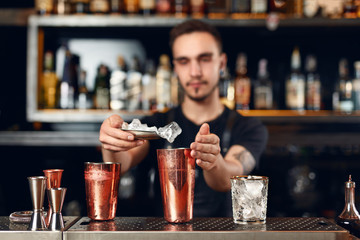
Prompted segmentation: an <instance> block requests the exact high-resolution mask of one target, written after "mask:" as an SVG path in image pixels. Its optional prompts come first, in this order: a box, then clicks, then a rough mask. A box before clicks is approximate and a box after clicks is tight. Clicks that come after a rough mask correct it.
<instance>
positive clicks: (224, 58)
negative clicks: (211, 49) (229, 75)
mask: <svg viewBox="0 0 360 240" xmlns="http://www.w3.org/2000/svg"><path fill="white" fill-rule="evenodd" d="M226 64H227V55H226V53H221V55H220V69H222V70H224V71H225V68H226Z"/></svg>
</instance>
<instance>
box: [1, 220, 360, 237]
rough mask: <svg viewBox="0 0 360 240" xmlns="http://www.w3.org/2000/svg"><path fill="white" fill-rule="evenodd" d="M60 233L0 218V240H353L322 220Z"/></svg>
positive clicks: (91, 225)
mask: <svg viewBox="0 0 360 240" xmlns="http://www.w3.org/2000/svg"><path fill="white" fill-rule="evenodd" d="M64 221H65V229H64V231H62V232H61V231H29V230H27V227H28V224H19V223H12V222H10V221H9V218H8V217H0V239H1V240H8V239H11V240H13V239H30V240H31V239H56V240H57V239H58V240H62V239H64V240H82V239H86V240H97V239H119V240H121V239H126V240H140V239H146V240H152V239H153V240H163V239H164V240H165V239H166V240H172V239H176V240H182V239H184V240H185V239H186V240H188V239H199V240H202V239H204V240H217V239H219V240H220V239H221V240H223V239H230V240H232V239H234V240H235V239H236V240H241V239H254V240H258V239H261V240H262V239H267V240H272V239H274V240H275V239H276V240H281V239H324V240H332V239H334V240H342V239H344V240H349V239H351V240H355V239H358V238H355V237H354V236H352V235H350V234H349V233H348V231H347V230H345V229H344V228H342V227H340V226H338V225H336V224H335V223H333V222H332V221H330V220H328V219H326V218H315V217H313V218H292V217H289V218H268V219H267V222H266V224H263V225H240V224H235V223H233V220H232V218H195V219H193V220H192V221H191V222H190V223H184V224H170V223H168V222H166V221H165V220H164V219H163V218H156V217H116V218H115V219H114V220H113V221H102V222H101V221H91V220H90V219H89V218H88V217H82V218H80V217H64Z"/></svg>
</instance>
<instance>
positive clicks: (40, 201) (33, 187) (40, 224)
mask: <svg viewBox="0 0 360 240" xmlns="http://www.w3.org/2000/svg"><path fill="white" fill-rule="evenodd" d="M28 181H29V186H30V194H31V200H32V204H33V209H34V210H33V213H32V215H31V220H30V225H29V230H32V231H38V230H46V229H47V227H46V224H45V219H44V212H43V205H44V196H45V187H46V177H44V176H36V177H28Z"/></svg>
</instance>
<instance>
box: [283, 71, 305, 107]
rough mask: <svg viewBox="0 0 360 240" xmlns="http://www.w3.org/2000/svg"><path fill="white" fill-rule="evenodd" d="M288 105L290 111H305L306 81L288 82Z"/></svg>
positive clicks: (297, 79) (300, 79)
mask: <svg viewBox="0 0 360 240" xmlns="http://www.w3.org/2000/svg"><path fill="white" fill-rule="evenodd" d="M286 104H287V107H288V108H290V109H298V110H301V109H304V104H305V81H304V80H303V79H302V78H295V79H289V80H288V81H287V82H286Z"/></svg>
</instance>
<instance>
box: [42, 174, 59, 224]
mask: <svg viewBox="0 0 360 240" xmlns="http://www.w3.org/2000/svg"><path fill="white" fill-rule="evenodd" d="M63 171H64V170H63V169H47V170H43V172H44V175H45V177H47V180H46V189H47V190H49V189H51V188H59V187H60V185H61V177H62V173H63ZM48 201H49V208H48V211H47V215H46V218H45V223H46V226H47V227H48V226H49V224H50V218H51V213H52V209H51V206H50V205H51V204H50V198H49V195H48Z"/></svg>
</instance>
